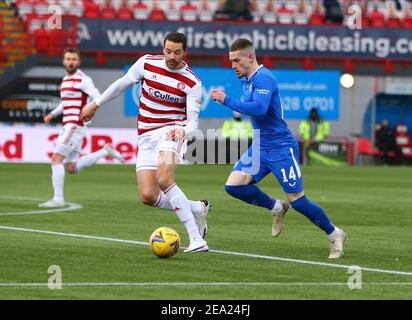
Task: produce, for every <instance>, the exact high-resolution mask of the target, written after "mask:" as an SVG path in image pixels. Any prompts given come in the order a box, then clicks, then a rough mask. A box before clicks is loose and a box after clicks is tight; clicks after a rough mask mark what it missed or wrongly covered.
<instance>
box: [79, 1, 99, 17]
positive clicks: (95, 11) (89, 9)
mask: <svg viewBox="0 0 412 320" xmlns="http://www.w3.org/2000/svg"><path fill="white" fill-rule="evenodd" d="M83 5H84V17H85V18H98V17H99V12H100V6H99V5H98V4H97V3H95V2H94V1H93V0H84V2H83Z"/></svg>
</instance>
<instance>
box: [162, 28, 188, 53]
mask: <svg viewBox="0 0 412 320" xmlns="http://www.w3.org/2000/svg"><path fill="white" fill-rule="evenodd" d="M166 41H171V42H174V43H181V44H182V45H183V49H184V50H186V48H187V38H186V36H185V35H184V34H183V33H180V32H171V33H168V34H167V35H166V37H165V39H164V40H163V47H164V46H165V45H166Z"/></svg>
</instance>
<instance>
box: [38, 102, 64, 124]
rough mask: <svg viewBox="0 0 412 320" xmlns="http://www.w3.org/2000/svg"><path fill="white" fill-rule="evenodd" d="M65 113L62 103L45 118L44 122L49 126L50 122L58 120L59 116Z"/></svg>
mask: <svg viewBox="0 0 412 320" xmlns="http://www.w3.org/2000/svg"><path fill="white" fill-rule="evenodd" d="M62 113H63V102H60V103H59V105H58V106H57V107H56V108H54V109H53V110H52V111H51V112H50V113H49V114H47V115H46V116H45V117H44V118H43V121H44V123H45V124H49V123H50V121H52V120H53V118H56V117H57V116H59V115H61V114H62Z"/></svg>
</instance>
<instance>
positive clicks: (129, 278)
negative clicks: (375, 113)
mask: <svg viewBox="0 0 412 320" xmlns="http://www.w3.org/2000/svg"><path fill="white" fill-rule="evenodd" d="M230 170H231V166H225V165H215V166H213V165H196V166H179V168H178V171H177V179H176V181H177V183H178V184H179V186H180V187H181V188H182V189H183V190H184V192H185V193H186V195H187V196H188V197H189V198H190V199H205V198H206V199H209V200H210V201H211V202H212V204H213V208H212V212H211V213H210V216H209V219H208V223H209V227H210V228H209V234H208V236H207V240H208V243H209V247H210V249H211V250H212V252H209V253H198V254H184V253H183V250H179V252H178V254H177V255H175V256H174V257H172V258H170V259H159V258H157V257H155V256H154V255H152V254H151V253H150V252H149V247H148V245H146V244H144V243H141V242H145V243H146V242H148V238H149V236H150V234H151V233H152V231H153V230H154V229H156V228H157V227H159V226H171V227H173V228H175V229H176V230H177V231H178V232H179V234H180V236H181V238H182V246H186V245H188V238H187V234H186V232H185V230H184V227H183V225H181V223H180V222H179V221H178V219H177V218H176V216H175V214H174V213H173V212H168V211H164V210H160V209H157V208H151V207H147V206H144V205H142V204H140V203H139V200H138V195H137V187H136V178H135V172H134V166H126V165H118V166H106V165H98V166H94V167H91V168H89V169H86V170H84V171H82V172H81V173H80V174H78V175H69V174H67V175H66V183H65V198H66V201H69V202H73V203H76V204H80V205H82V208H81V209H79V210H74V211H67V212H52V213H45V214H36V212H37V210H39V208H38V207H37V205H38V203H39V202H40V201H41V200H48V199H49V198H50V197H51V194H52V188H51V182H50V174H51V170H50V166H49V165H34V164H33V165H29V164H24V165H23V164H1V165H0V253H1V263H0V299H218V300H220V299H222V300H223V299H252V300H253V299H268V300H274V299H411V298H412V268H411V266H412V255H411V248H412V219H411V212H412V184H411V177H412V172H411V170H412V169H411V168H407V167H402V168H391V167H351V168H326V167H305V168H304V169H303V175H304V182H305V191H306V194H307V195H308V197H309V198H310V199H312V200H314V201H315V202H317V203H318V204H319V205H321V206H322V207H323V208H324V209H325V210H326V212H327V213H328V214H329V216H330V217H331V219H332V221H333V222H334V223H335V224H336V225H338V226H339V227H341V228H343V229H344V230H345V231H346V232H347V234H348V237H349V240H348V242H347V243H346V246H345V257H344V258H343V259H339V260H336V261H335V260H334V261H330V260H329V259H327V256H328V254H329V243H328V241H327V238H326V236H325V235H324V234H323V232H321V231H320V230H319V229H317V228H316V227H315V226H313V225H312V224H311V223H310V222H309V221H308V220H307V219H306V218H305V217H304V216H302V215H301V214H299V213H297V212H295V211H294V210H290V211H289V212H288V214H287V216H286V220H285V227H284V230H283V233H282V234H281V235H280V236H279V238H276V239H274V238H273V237H272V236H271V216H270V214H268V212H267V210H265V209H262V208H258V207H253V206H250V205H247V204H244V203H242V202H240V201H238V200H236V199H233V198H231V197H229V196H228V195H227V194H226V193H225V191H224V188H223V186H224V183H225V180H226V177H227V175H228V174H229V173H230ZM259 185H260V186H261V187H262V189H263V190H265V191H266V192H268V193H270V194H272V195H275V196H277V197H283V192H282V190H281V189H280V187H279V186H278V184H277V182H276V181H275V179H274V177H272V176H268V177H267V178H266V179H265V180H263V181H262V182H261V183H260V184H259ZM27 212H31V214H25V213H27ZM19 213H20V214H19ZM21 213H23V214H21ZM4 227H16V228H25V229H31V230H43V231H48V232H57V233H59V234H44V233H34V232H28V231H17V230H10V229H5V228H4ZM67 234H72V235H76V236H68V235H67ZM78 235H82V236H86V237H85V238H80V237H78ZM90 236H96V237H104V238H111V239H112V240H110V239H101V238H99V239H93V238H90ZM113 239H120V240H131V241H134V242H130V243H127V242H116V241H114V240H113ZM213 250H216V251H218V252H214V251H213ZM230 253H239V254H238V255H234V254H230ZM248 254H249V255H248ZM259 256H260V257H259ZM273 257H275V258H273ZM278 258H287V259H296V260H281V259H278ZM329 264H330V265H329ZM51 265H57V266H59V267H60V269H61V272H62V282H63V286H62V289H55V290H51V289H49V287H48V286H47V283H48V279H49V277H50V276H52V274H49V273H48V268H49V266H51ZM337 265H344V266H354V265H356V266H360V267H364V268H370V269H372V270H363V271H362V273H361V279H362V288H361V289H350V288H349V287H348V286H347V282H348V279H349V277H351V274H350V273H348V270H347V269H346V268H344V267H339V266H337ZM387 271H389V272H387ZM402 272H403V273H404V274H402ZM357 279H358V280H359V279H360V278H357ZM116 283H117V285H116ZM358 283H359V282H358ZM18 284H25V285H18ZM30 284H32V285H30ZM33 284H38V285H33ZM97 284H100V285H97Z"/></svg>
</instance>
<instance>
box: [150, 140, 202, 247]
mask: <svg viewBox="0 0 412 320" xmlns="http://www.w3.org/2000/svg"><path fill="white" fill-rule="evenodd" d="M169 142H170V143H168V144H169V145H170V149H173V147H172V144H173V143H172V141H169ZM162 149H163V150H162ZM165 149H167V148H166V143H162V145H161V146H160V149H159V163H158V169H157V181H158V183H159V186H160V189H161V190H162V191H163V192H164V194H165V195H166V196H167V197H168V198H169V201H170V204H171V205H172V207H173V209H174V211H175V213H176V215H177V217H178V218H179V220H180V221H181V222H182V223H183V224H184V226H185V228H186V231H187V233H188V235H189V239H190V245H189V247H188V248H186V250H185V252H202V251H208V250H209V247H208V245H207V243H206V241H205V240H203V238H202V236H201V234H200V232H199V228H198V226H197V224H196V221H195V218H194V216H193V213H192V211H191V210H190V203H189V200H188V199H187V197H186V195H185V194H184V193H183V191H182V190H181V189H180V188H179V186H178V185H177V184H176V182H175V178H174V177H175V172H176V167H177V163H178V161H179V159H178V155H177V154H176V152H174V151H172V150H170V151H169V150H165Z"/></svg>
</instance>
